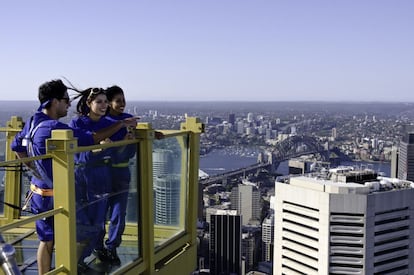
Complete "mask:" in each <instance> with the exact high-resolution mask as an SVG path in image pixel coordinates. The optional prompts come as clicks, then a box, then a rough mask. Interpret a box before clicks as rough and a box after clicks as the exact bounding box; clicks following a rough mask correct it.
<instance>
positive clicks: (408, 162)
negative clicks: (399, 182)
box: [398, 132, 414, 181]
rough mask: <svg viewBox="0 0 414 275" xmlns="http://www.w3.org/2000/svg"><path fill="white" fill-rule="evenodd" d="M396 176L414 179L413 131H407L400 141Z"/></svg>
mask: <svg viewBox="0 0 414 275" xmlns="http://www.w3.org/2000/svg"><path fill="white" fill-rule="evenodd" d="M398 178H399V179H403V180H410V181H414V132H410V133H407V135H406V136H404V137H403V139H402V140H401V142H400V147H399V155H398Z"/></svg>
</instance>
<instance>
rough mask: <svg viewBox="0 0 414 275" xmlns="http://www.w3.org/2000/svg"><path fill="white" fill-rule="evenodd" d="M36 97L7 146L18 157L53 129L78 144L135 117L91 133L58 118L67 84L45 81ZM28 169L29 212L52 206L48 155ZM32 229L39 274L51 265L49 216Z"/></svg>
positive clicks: (39, 149)
mask: <svg viewBox="0 0 414 275" xmlns="http://www.w3.org/2000/svg"><path fill="white" fill-rule="evenodd" d="M38 98H39V101H40V107H39V109H38V110H37V112H36V113H35V114H34V115H33V116H32V117H31V118H30V119H29V120H27V122H26V123H25V125H24V127H23V129H22V131H21V132H19V133H18V134H17V135H16V136H15V138H14V140H13V142H12V145H11V149H12V150H13V151H14V152H15V153H16V155H17V157H18V158H25V157H28V156H38V155H43V154H45V153H46V144H45V142H46V139H48V138H50V137H51V131H52V130H55V129H68V130H73V132H74V136H75V137H77V138H78V145H80V146H85V145H93V144H95V143H98V142H100V141H101V140H103V139H105V138H107V137H109V136H111V135H113V134H114V133H115V132H117V131H119V130H120V129H121V128H123V127H125V126H126V125H135V124H136V121H134V120H126V121H122V122H121V123H116V124H112V125H111V126H110V127H108V128H105V129H103V130H102V131H100V132H96V133H93V132H91V131H87V130H81V129H76V128H75V129H74V128H71V127H69V126H68V125H67V124H65V123H62V122H60V121H59V119H60V118H62V117H65V116H66V115H67V113H68V108H69V107H70V103H71V101H70V98H69V95H68V87H67V86H66V85H65V84H64V83H63V82H62V81H61V80H59V79H57V80H51V81H48V82H45V83H44V84H42V85H41V86H40V87H39V91H38ZM26 165H27V166H28V167H29V169H30V170H31V171H32V177H31V186H30V189H31V192H32V197H31V210H32V212H33V213H35V214H37V213H42V212H45V211H48V210H51V209H53V188H54V185H55V184H54V182H53V175H52V161H51V159H40V160H36V161H33V162H30V163H26ZM36 231H37V234H38V238H39V241H40V242H39V247H38V250H37V264H38V272H39V274H44V273H46V272H48V271H49V270H50V268H51V261H52V251H53V244H54V220H53V217H50V218H46V219H40V220H37V221H36Z"/></svg>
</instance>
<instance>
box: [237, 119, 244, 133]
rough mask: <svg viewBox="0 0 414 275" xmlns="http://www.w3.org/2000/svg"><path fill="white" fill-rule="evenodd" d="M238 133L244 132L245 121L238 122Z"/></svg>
mask: <svg viewBox="0 0 414 275" xmlns="http://www.w3.org/2000/svg"><path fill="white" fill-rule="evenodd" d="M237 134H239V135H242V134H244V122H243V121H239V122H237Z"/></svg>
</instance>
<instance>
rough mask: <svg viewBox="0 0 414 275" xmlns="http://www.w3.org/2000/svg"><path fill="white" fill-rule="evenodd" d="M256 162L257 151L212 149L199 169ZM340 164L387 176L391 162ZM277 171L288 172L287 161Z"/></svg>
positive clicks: (231, 167) (209, 170) (217, 170)
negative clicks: (242, 151) (236, 151)
mask: <svg viewBox="0 0 414 275" xmlns="http://www.w3.org/2000/svg"><path fill="white" fill-rule="evenodd" d="M256 162H257V153H256V154H255V153H253V152H249V153H242V154H238V153H234V152H231V151H229V150H223V149H221V150H213V151H211V152H210V153H208V154H206V155H204V156H201V157H200V169H201V170H202V171H203V172H205V173H207V174H208V175H211V176H212V175H217V174H222V173H225V172H229V171H232V170H235V169H238V168H242V167H247V166H249V165H251V164H255V163H256ZM341 165H345V166H353V167H358V168H368V169H372V170H375V171H377V172H382V173H384V176H387V177H389V176H390V174H391V173H390V172H391V164H390V163H389V162H364V161H351V162H343V163H341ZM277 173H279V174H282V175H287V174H288V173H289V167H288V162H287V161H284V162H282V163H280V165H279V167H278V169H277Z"/></svg>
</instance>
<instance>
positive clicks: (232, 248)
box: [209, 215, 242, 275]
mask: <svg viewBox="0 0 414 275" xmlns="http://www.w3.org/2000/svg"><path fill="white" fill-rule="evenodd" d="M241 240H242V226H241V216H240V215H211V220H210V249H209V251H210V274H212V275H221V274H229V275H230V274H241V271H242V256H241V249H242V246H241Z"/></svg>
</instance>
